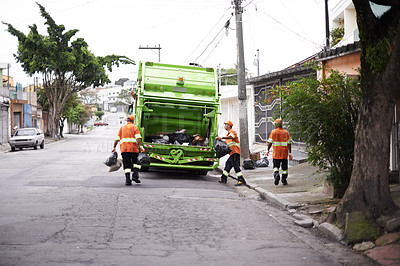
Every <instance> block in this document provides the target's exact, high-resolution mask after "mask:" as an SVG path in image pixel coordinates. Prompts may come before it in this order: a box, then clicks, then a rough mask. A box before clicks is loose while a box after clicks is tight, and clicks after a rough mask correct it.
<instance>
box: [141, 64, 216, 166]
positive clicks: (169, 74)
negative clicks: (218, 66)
mask: <svg viewBox="0 0 400 266" xmlns="http://www.w3.org/2000/svg"><path fill="white" fill-rule="evenodd" d="M137 84H138V86H137V91H136V95H135V97H136V100H135V108H134V112H135V124H136V125H137V126H138V127H139V130H140V133H141V135H142V141H143V146H144V147H145V148H146V150H147V155H148V156H149V157H150V163H149V164H148V165H145V166H142V169H145V170H148V168H153V167H156V168H169V169H184V170H185V169H186V170H191V171H195V172H197V173H199V174H206V173H207V171H209V170H213V169H215V168H216V167H217V166H218V164H219V159H218V158H216V156H215V150H214V147H213V143H214V139H215V138H216V137H217V130H218V121H217V117H218V112H219V108H220V95H219V91H218V78H217V73H216V71H215V70H214V69H213V68H202V67H193V66H178V65H170V64H162V63H153V62H140V63H139V71H138V80H137Z"/></svg>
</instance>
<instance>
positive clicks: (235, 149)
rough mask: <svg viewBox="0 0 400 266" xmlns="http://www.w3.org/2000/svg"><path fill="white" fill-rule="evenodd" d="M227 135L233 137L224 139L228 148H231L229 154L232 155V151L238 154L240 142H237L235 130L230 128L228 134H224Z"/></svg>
mask: <svg viewBox="0 0 400 266" xmlns="http://www.w3.org/2000/svg"><path fill="white" fill-rule="evenodd" d="M226 136H227V137H232V138H233V139H226V144H228V146H229V148H231V150H232V151H231V152H230V153H229V155H232V154H234V153H238V154H240V142H239V137H238V135H237V133H236V131H235V130H233V129H231V130H229V131H228V134H226Z"/></svg>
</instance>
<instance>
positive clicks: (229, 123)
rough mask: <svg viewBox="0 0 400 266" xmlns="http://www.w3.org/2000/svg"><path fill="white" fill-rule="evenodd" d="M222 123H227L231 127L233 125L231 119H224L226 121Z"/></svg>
mask: <svg viewBox="0 0 400 266" xmlns="http://www.w3.org/2000/svg"><path fill="white" fill-rule="evenodd" d="M224 124H228V125H230V126H231V127H233V123H232V121H226V122H224Z"/></svg>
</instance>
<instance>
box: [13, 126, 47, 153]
mask: <svg viewBox="0 0 400 266" xmlns="http://www.w3.org/2000/svg"><path fill="white" fill-rule="evenodd" d="M8 143H9V144H10V146H11V150H12V151H15V149H16V148H19V149H20V150H22V149H23V148H29V147H33V148H34V149H35V150H37V147H38V146H40V148H41V149H44V134H43V132H42V131H41V130H40V129H37V128H33V127H32V128H20V129H18V130H17V131H16V132H15V134H14V135H13V136H12V137H11V138H10V140H9V141H8Z"/></svg>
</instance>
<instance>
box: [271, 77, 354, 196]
mask: <svg viewBox="0 0 400 266" xmlns="http://www.w3.org/2000/svg"><path fill="white" fill-rule="evenodd" d="M269 93H270V94H271V95H270V96H271V97H268V99H270V98H273V97H275V98H276V97H281V98H282V99H283V102H284V104H283V109H282V112H281V113H280V114H279V116H281V117H282V118H283V120H284V121H285V122H288V125H289V126H288V127H289V132H290V134H291V135H292V137H294V138H295V139H297V140H301V141H302V142H305V143H306V145H307V152H308V161H309V162H310V163H311V164H312V165H314V166H318V167H319V168H320V169H321V170H328V171H329V175H328V181H329V183H330V184H332V185H333V187H334V196H335V197H338V198H341V197H342V196H343V194H344V192H345V191H346V189H347V187H348V185H349V181H350V176H351V171H352V167H353V156H354V134H355V128H356V123H357V118H358V109H359V106H360V98H361V91H360V86H359V84H358V80H356V79H352V78H347V77H346V76H345V75H344V74H340V73H339V72H337V71H331V73H330V75H329V77H328V78H323V79H322V80H317V79H316V77H307V78H302V79H299V80H296V81H293V82H291V83H288V84H286V85H285V86H283V87H275V88H274V89H272V90H270V92H269Z"/></svg>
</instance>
